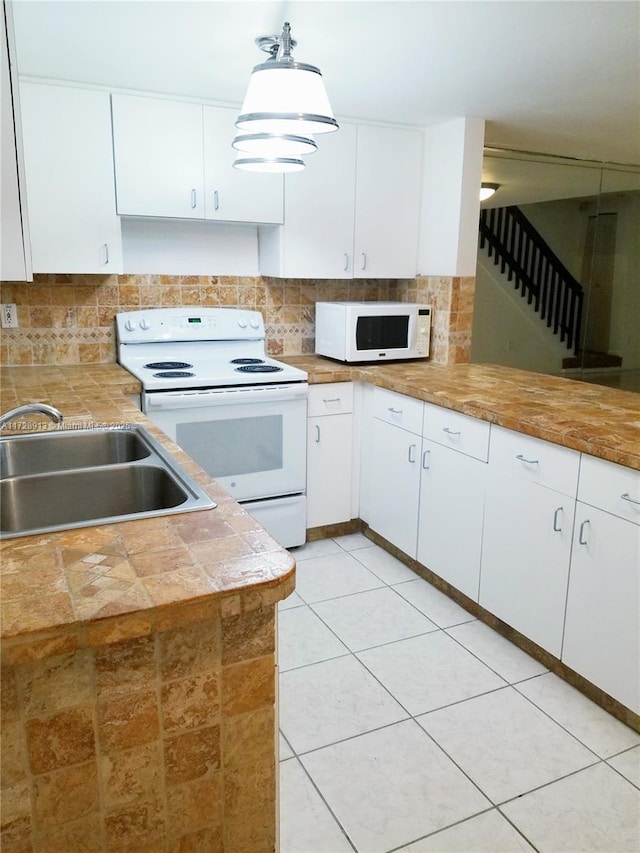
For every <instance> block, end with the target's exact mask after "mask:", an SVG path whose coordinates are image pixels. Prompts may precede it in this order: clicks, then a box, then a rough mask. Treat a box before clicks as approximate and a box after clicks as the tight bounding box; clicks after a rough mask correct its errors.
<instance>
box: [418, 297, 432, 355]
mask: <svg viewBox="0 0 640 853" xmlns="http://www.w3.org/2000/svg"><path fill="white" fill-rule="evenodd" d="M430 337H431V308H419V309H418V321H417V324H416V350H417V352H418V355H419V356H425V357H426V356H428V355H429V340H430Z"/></svg>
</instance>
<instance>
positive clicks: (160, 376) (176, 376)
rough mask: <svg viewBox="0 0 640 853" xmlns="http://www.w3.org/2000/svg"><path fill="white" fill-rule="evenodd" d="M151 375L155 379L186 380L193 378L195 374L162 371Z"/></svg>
mask: <svg viewBox="0 0 640 853" xmlns="http://www.w3.org/2000/svg"><path fill="white" fill-rule="evenodd" d="M153 375H154V377H155V378H156V379H187V378H188V377H189V376H195V373H189V371H188V370H163V371H162V372H161V373H154V374H153Z"/></svg>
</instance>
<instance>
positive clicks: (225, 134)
mask: <svg viewBox="0 0 640 853" xmlns="http://www.w3.org/2000/svg"><path fill="white" fill-rule="evenodd" d="M237 116H238V111H237V110H234V109H226V108H224V107H204V108H203V122H204V187H205V200H204V205H205V217H206V218H207V219H219V220H226V221H228V222H265V223H274V224H280V223H282V221H283V218H284V181H283V178H282V175H269V174H264V175H263V174H258V173H256V172H243V171H242V170H241V169H234V168H233V161H234V159H235V155H236V153H237V152H235V151H234V149H233V148H232V147H231V141H232V139H233V138H234V136H235V135H236V134H237V132H238V131H237V128H236V126H235V121H236V118H237Z"/></svg>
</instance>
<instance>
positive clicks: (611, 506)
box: [578, 453, 640, 524]
mask: <svg viewBox="0 0 640 853" xmlns="http://www.w3.org/2000/svg"><path fill="white" fill-rule="evenodd" d="M578 500H579V501H582V502H583V503H586V504H590V505H591V506H595V507H599V508H600V509H603V510H604V511H605V512H610V513H612V515H617V516H618V517H619V518H624V519H626V520H627V521H633V522H634V523H635V524H640V471H634V470H633V469H632V468H625V467H624V466H623V465H616V464H615V463H614V462H607V461H606V460H604V459H597V458H596V457H595V456H587V455H586V454H584V453H583V454H582V459H581V461H580V480H579V482H578Z"/></svg>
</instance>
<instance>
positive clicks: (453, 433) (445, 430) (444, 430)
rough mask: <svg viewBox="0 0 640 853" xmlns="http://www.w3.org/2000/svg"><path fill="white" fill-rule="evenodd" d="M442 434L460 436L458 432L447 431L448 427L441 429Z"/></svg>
mask: <svg viewBox="0 0 640 853" xmlns="http://www.w3.org/2000/svg"><path fill="white" fill-rule="evenodd" d="M442 432H446V433H447V435H460V432H459V431H458V432H456V431H455V430H452V429H449V427H443V428H442Z"/></svg>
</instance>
